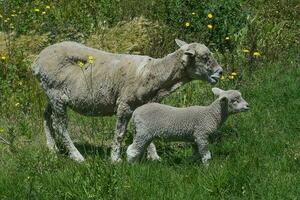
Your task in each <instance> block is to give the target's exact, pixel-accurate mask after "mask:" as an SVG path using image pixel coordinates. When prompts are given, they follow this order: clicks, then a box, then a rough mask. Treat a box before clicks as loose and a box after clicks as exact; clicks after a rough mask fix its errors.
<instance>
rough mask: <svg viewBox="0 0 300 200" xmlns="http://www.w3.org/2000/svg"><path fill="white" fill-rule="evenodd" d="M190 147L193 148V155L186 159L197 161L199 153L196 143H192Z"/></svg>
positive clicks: (199, 156)
mask: <svg viewBox="0 0 300 200" xmlns="http://www.w3.org/2000/svg"><path fill="white" fill-rule="evenodd" d="M192 148H193V155H191V156H190V157H188V161H191V162H194V161H197V160H198V159H200V158H201V155H200V154H199V149H198V145H197V144H196V143H193V144H192Z"/></svg>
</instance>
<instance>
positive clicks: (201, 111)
mask: <svg viewBox="0 0 300 200" xmlns="http://www.w3.org/2000/svg"><path fill="white" fill-rule="evenodd" d="M212 92H213V93H214V94H215V95H216V96H218V99H216V100H215V101H214V102H213V103H212V104H211V105H209V106H191V107H186V108H176V107H171V106H168V105H163V104H158V103H149V104H146V105H143V106H141V107H139V108H137V109H136V110H135V111H134V112H133V115H132V124H133V127H134V130H135V135H134V138H133V143H132V144H131V145H129V147H128V148H127V160H128V162H130V163H133V162H136V161H139V160H140V158H141V156H142V154H143V152H144V151H145V149H146V148H147V146H148V145H149V144H150V143H151V142H152V140H153V139H156V138H162V139H166V140H177V141H188V142H193V150H194V153H193V156H192V158H193V159H199V158H202V163H203V164H205V165H208V160H209V159H211V153H210V151H209V150H208V137H209V135H210V134H212V133H213V132H215V131H216V130H217V129H218V128H219V127H220V126H221V125H222V124H223V123H224V122H225V120H226V119H227V117H228V116H229V115H230V114H233V113H238V112H243V111H247V110H248V109H249V105H248V103H247V102H246V101H245V100H244V99H243V98H242V96H241V93H240V92H239V91H237V90H228V91H224V90H221V89H219V88H212ZM150 145H152V144H150ZM156 159H157V160H159V159H160V157H159V156H158V155H157V154H156Z"/></svg>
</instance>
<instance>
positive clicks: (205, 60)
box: [201, 55, 209, 63]
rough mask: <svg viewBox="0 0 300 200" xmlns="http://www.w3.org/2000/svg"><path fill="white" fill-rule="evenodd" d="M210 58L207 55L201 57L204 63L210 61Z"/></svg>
mask: <svg viewBox="0 0 300 200" xmlns="http://www.w3.org/2000/svg"><path fill="white" fill-rule="evenodd" d="M208 59H209V58H208V56H207V55H203V56H201V60H202V61H203V62H205V63H206V62H207V61H208Z"/></svg>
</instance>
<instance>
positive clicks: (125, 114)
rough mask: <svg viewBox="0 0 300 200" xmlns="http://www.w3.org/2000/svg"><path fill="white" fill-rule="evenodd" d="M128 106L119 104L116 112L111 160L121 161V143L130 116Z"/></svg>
mask: <svg viewBox="0 0 300 200" xmlns="http://www.w3.org/2000/svg"><path fill="white" fill-rule="evenodd" d="M129 110H130V109H129V108H128V106H124V105H123V106H119V108H118V112H117V123H116V128H115V135H114V138H113V143H112V147H111V161H112V162H121V161H122V159H121V158H120V152H121V143H122V141H123V138H124V136H125V133H126V129H127V125H128V122H129V119H130V117H131V112H130V111H129Z"/></svg>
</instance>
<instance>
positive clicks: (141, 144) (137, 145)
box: [126, 130, 155, 163]
mask: <svg viewBox="0 0 300 200" xmlns="http://www.w3.org/2000/svg"><path fill="white" fill-rule="evenodd" d="M137 134H138V135H135V137H134V139H133V142H132V144H131V145H129V146H128V148H127V152H126V153H127V161H128V162H129V163H133V162H137V161H139V160H140V159H141V157H142V155H143V154H144V152H145V150H146V147H147V146H148V145H149V143H150V142H151V137H149V134H147V133H146V132H143V130H141V131H140V132H138V133H137ZM147 136H148V137H147ZM148 148H149V147H148ZM154 148H155V146H154Z"/></svg>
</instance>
